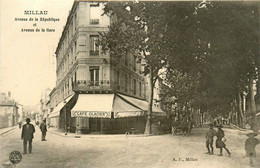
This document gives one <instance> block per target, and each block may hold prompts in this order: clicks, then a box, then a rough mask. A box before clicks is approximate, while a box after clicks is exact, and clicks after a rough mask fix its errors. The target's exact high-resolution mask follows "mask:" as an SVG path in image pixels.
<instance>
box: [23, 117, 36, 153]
mask: <svg viewBox="0 0 260 168" xmlns="http://www.w3.org/2000/svg"><path fill="white" fill-rule="evenodd" d="M25 121H26V124H24V125H23V128H22V135H21V138H22V139H23V151H24V153H23V154H26V153H27V141H28V142H29V153H32V139H33V134H34V132H35V128H34V126H33V125H32V124H30V122H31V120H30V118H26V120H25Z"/></svg>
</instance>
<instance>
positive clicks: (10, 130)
mask: <svg viewBox="0 0 260 168" xmlns="http://www.w3.org/2000/svg"><path fill="white" fill-rule="evenodd" d="M14 129H15V127H13V128H11V129H9V130H6V131H4V132H2V133H0V135H3V134H5V133H7V132H10V131H12V130H14Z"/></svg>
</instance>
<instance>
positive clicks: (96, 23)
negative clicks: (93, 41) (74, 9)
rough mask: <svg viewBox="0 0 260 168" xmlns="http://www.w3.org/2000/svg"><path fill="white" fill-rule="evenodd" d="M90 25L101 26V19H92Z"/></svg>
mask: <svg viewBox="0 0 260 168" xmlns="http://www.w3.org/2000/svg"><path fill="white" fill-rule="evenodd" d="M90 24H91V25H98V24H99V19H90Z"/></svg>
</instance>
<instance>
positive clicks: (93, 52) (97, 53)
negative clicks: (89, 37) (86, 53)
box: [90, 50, 99, 55]
mask: <svg viewBox="0 0 260 168" xmlns="http://www.w3.org/2000/svg"><path fill="white" fill-rule="evenodd" d="M90 55H99V51H98V50H90Z"/></svg>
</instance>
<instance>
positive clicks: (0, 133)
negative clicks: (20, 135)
mask: <svg viewBox="0 0 260 168" xmlns="http://www.w3.org/2000/svg"><path fill="white" fill-rule="evenodd" d="M15 128H19V126H18V125H16V126H13V127H7V128H2V129H0V135H3V134H5V133H7V132H9V131H12V130H14V129H15Z"/></svg>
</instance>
